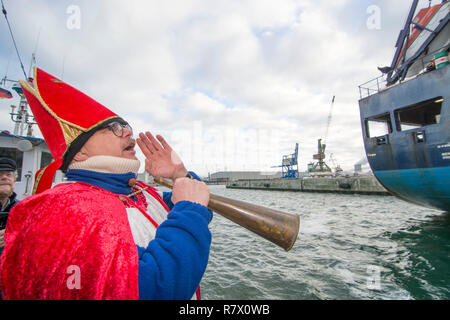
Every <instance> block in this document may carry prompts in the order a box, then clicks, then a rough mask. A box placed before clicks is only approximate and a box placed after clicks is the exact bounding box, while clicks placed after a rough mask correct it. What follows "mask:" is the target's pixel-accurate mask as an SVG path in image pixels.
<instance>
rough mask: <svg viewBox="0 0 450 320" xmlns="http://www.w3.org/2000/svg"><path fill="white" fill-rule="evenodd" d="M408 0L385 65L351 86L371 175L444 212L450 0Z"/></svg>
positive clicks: (449, 143)
mask: <svg viewBox="0 0 450 320" xmlns="http://www.w3.org/2000/svg"><path fill="white" fill-rule="evenodd" d="M418 3H419V1H418V0H414V1H413V2H412V6H411V9H410V11H409V14H408V17H407V20H406V24H405V26H404V28H403V29H402V30H401V31H400V34H399V37H398V39H397V43H396V52H395V55H394V58H393V60H392V63H391V65H390V66H386V67H379V68H378V69H379V70H380V71H381V72H382V74H383V75H382V76H380V77H378V78H375V79H373V80H370V81H368V82H366V83H364V84H362V85H360V86H359V92H360V100H359V110H360V118H361V127H362V134H363V139H364V146H365V150H366V155H367V159H368V162H369V164H370V167H371V169H372V171H373V174H374V175H375V177H376V178H377V179H378V181H379V182H380V184H381V185H383V186H384V187H385V188H386V189H387V190H388V191H389V192H390V193H392V194H393V195H395V196H397V197H398V198H401V199H403V200H406V201H409V202H411V203H415V204H418V205H421V206H425V207H430V208H434V209H438V210H442V211H450V66H449V49H450V26H449V23H448V22H449V19H450V2H449V1H448V0H447V1H442V2H440V3H438V4H435V5H431V3H430V5H429V6H428V7H425V8H418Z"/></svg>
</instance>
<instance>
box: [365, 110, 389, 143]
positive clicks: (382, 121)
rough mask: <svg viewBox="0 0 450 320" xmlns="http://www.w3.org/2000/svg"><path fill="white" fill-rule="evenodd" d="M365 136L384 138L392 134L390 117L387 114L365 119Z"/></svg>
mask: <svg viewBox="0 0 450 320" xmlns="http://www.w3.org/2000/svg"><path fill="white" fill-rule="evenodd" d="M365 123H366V135H367V137H369V138H374V137H381V136H385V135H387V134H389V133H392V124H391V115H390V114H389V113H384V114H380V115H378V116H374V117H370V118H367V119H366V121H365Z"/></svg>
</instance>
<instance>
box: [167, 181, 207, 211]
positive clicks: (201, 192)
mask: <svg viewBox="0 0 450 320" xmlns="http://www.w3.org/2000/svg"><path fill="white" fill-rule="evenodd" d="M178 201H191V202H195V203H199V204H201V205H204V206H205V207H207V206H208V203H209V188H208V186H207V185H206V183H204V182H201V181H198V180H192V179H189V178H179V179H176V180H175V181H174V183H173V189H172V202H173V203H174V204H175V203H177V202H178Z"/></svg>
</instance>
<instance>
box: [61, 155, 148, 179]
mask: <svg viewBox="0 0 450 320" xmlns="http://www.w3.org/2000/svg"><path fill="white" fill-rule="evenodd" d="M140 166H141V162H140V161H139V160H134V159H126V158H119V157H113V156H93V157H89V158H88V159H86V160H84V161H73V162H72V163H71V164H70V165H69V168H68V169H69V170H70V169H83V170H91V171H96V172H103V173H128V172H134V173H135V174H136V175H137V173H138V170H139V167H140Z"/></svg>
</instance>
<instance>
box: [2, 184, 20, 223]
mask: <svg viewBox="0 0 450 320" xmlns="http://www.w3.org/2000/svg"><path fill="white" fill-rule="evenodd" d="M16 197H17V194H16V193H15V192H13V193H12V195H11V196H10V197H9V202H8V204H7V205H6V207H5V208H0V230H2V229H5V228H6V221H7V220H8V215H9V211H10V210H11V209H12V208H13V207H14V206H15V205H16V204H17V203H19V200H17V199H16Z"/></svg>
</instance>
